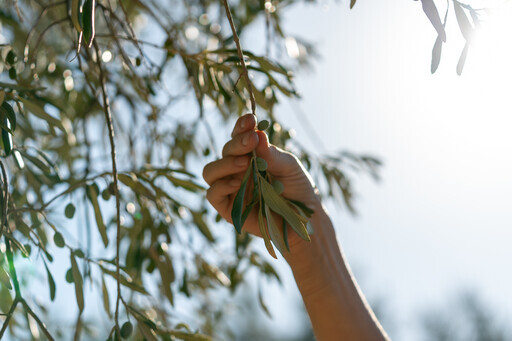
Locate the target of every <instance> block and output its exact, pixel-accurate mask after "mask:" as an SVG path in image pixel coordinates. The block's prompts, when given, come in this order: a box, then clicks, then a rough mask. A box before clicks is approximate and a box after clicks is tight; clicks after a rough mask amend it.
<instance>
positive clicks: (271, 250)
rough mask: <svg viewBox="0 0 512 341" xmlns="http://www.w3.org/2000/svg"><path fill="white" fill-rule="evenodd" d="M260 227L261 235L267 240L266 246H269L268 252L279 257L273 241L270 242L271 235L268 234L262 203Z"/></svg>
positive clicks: (259, 211)
mask: <svg viewBox="0 0 512 341" xmlns="http://www.w3.org/2000/svg"><path fill="white" fill-rule="evenodd" d="M258 227H259V228H260V233H261V237H262V238H263V241H264V242H265V247H266V248H267V251H268V253H269V254H270V255H271V256H272V257H274V258H276V259H277V256H276V252H275V251H274V247H273V246H272V243H270V236H269V235H268V230H267V227H266V226H265V218H264V217H263V204H262V203H260V209H259V210H258Z"/></svg>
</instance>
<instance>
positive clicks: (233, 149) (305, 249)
mask: <svg viewBox="0 0 512 341" xmlns="http://www.w3.org/2000/svg"><path fill="white" fill-rule="evenodd" d="M255 128H256V119H255V116H254V115H251V114H247V115H244V116H242V117H240V118H239V119H238V121H237V122H236V124H235V127H234V129H233V133H232V135H231V136H232V139H231V140H230V141H228V142H227V143H226V144H225V145H224V148H223V150H222V158H221V159H219V160H216V161H213V162H211V163H209V164H207V165H206V166H205V168H204V170H203V177H204V179H205V181H206V182H207V183H208V184H209V185H210V188H209V189H208V191H207V194H206V197H207V199H208V201H209V202H210V203H211V204H212V206H213V207H214V208H215V209H216V210H217V211H218V212H219V214H220V215H221V216H222V217H223V218H224V219H226V220H227V221H229V222H231V223H232V219H231V208H232V207H233V201H234V198H235V195H236V193H237V192H238V190H239V188H240V184H241V180H242V177H243V174H244V173H245V171H246V170H247V167H248V166H249V162H250V153H251V152H252V151H253V150H255V151H256V155H257V156H259V157H261V158H263V159H265V161H266V162H267V164H268V168H267V170H268V171H269V172H270V173H271V174H272V177H273V179H276V180H279V181H281V182H282V183H283V185H284V192H283V196H284V197H286V198H289V199H295V200H300V201H302V202H303V203H304V204H306V205H307V206H308V207H310V208H312V209H313V210H314V214H313V216H312V217H311V218H310V222H311V224H312V226H313V229H314V234H312V235H311V241H310V242H306V241H304V240H302V239H301V238H300V237H299V236H298V235H297V234H296V233H293V232H292V231H290V233H288V240H289V245H290V252H285V254H284V255H283V256H284V258H285V259H286V261H287V263H288V264H289V266H290V268H291V270H292V272H293V276H294V278H295V281H296V283H297V286H298V288H299V291H300V293H301V295H302V299H303V301H304V305H305V307H306V310H307V312H308V315H309V318H310V319H311V324H312V326H313V331H314V333H315V336H316V338H317V340H319V341H325V340H357V341H365V340H372V341H374V340H387V339H388V337H387V335H386V333H385V332H384V330H383V329H382V327H381V326H380V324H379V322H378V321H377V319H376V317H375V315H374V314H373V312H372V310H371V308H370V307H369V305H368V304H367V303H366V300H365V298H364V295H363V294H362V292H361V291H360V290H359V287H358V286H357V283H356V281H355V279H354V277H353V275H352V273H351V271H350V268H349V266H348V263H347V262H346V261H345V259H344V257H343V254H342V252H341V249H340V246H339V243H338V241H337V238H336V234H335V232H334V228H333V225H332V222H331V219H330V218H329V215H328V214H327V212H326V210H325V208H324V206H323V205H322V202H321V200H320V197H319V195H318V191H317V190H316V187H315V185H314V183H313V181H312V179H311V177H310V176H309V174H308V172H307V171H306V170H305V169H304V167H302V165H301V163H300V161H299V160H298V159H297V158H296V157H295V156H294V155H293V154H291V153H288V152H285V151H283V150H281V149H279V148H277V147H275V146H273V145H271V144H269V142H268V138H267V135H266V134H265V133H264V132H262V131H257V130H255ZM243 229H244V230H245V231H247V232H248V233H251V234H254V235H257V236H260V232H259V227H258V215H257V210H256V209H254V210H253V212H251V213H250V214H249V216H248V218H247V220H246V221H245V223H244V225H243Z"/></svg>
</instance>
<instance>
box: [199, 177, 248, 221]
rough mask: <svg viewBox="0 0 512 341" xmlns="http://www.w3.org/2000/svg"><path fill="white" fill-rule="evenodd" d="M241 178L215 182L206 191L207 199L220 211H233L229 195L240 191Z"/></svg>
mask: <svg viewBox="0 0 512 341" xmlns="http://www.w3.org/2000/svg"><path fill="white" fill-rule="evenodd" d="M241 182H242V181H241V179H222V180H218V181H216V182H214V183H213V184H212V185H211V187H210V188H209V189H208V190H207V191H206V199H208V201H209V202H210V204H212V206H213V207H214V208H215V209H216V210H217V211H218V212H219V213H225V212H231V208H230V200H229V195H231V194H234V193H235V192H237V191H238V189H239V188H240V184H241Z"/></svg>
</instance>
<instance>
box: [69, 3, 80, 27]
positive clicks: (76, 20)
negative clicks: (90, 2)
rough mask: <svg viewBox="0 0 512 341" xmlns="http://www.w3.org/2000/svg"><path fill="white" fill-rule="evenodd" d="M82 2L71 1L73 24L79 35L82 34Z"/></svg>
mask: <svg viewBox="0 0 512 341" xmlns="http://www.w3.org/2000/svg"><path fill="white" fill-rule="evenodd" d="M81 2H82V1H81V0H72V1H71V22H72V23H73V26H75V29H76V31H77V32H78V33H80V32H82V25H81V23H80V14H81V13H80V12H81V8H80V3H81Z"/></svg>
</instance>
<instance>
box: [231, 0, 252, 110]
mask: <svg viewBox="0 0 512 341" xmlns="http://www.w3.org/2000/svg"><path fill="white" fill-rule="evenodd" d="M223 2H224V8H225V9H226V15H227V17H228V21H229V25H230V26H231V31H232V32H233V40H234V41H235V45H236V49H237V51H238V58H239V59H240V65H241V66H242V74H243V76H244V78H245V82H246V83H247V91H249V98H250V100H251V110H252V114H253V115H254V116H256V100H255V99H254V94H253V92H252V85H251V81H250V80H249V71H247V66H246V65H245V59H244V53H243V51H242V46H240V39H239V38H238V34H237V33H236V28H235V23H234V22H233V16H232V15H231V9H230V8H229V4H228V0H223Z"/></svg>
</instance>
